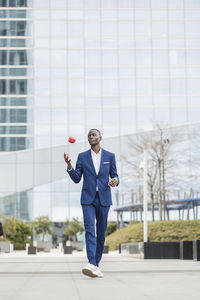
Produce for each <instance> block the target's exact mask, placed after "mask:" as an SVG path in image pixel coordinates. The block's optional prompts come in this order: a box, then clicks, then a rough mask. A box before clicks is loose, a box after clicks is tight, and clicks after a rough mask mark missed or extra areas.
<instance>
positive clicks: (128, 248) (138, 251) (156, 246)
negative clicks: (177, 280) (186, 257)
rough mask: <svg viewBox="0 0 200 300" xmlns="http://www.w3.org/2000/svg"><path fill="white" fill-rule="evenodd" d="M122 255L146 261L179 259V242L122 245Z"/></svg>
mask: <svg viewBox="0 0 200 300" xmlns="http://www.w3.org/2000/svg"><path fill="white" fill-rule="evenodd" d="M121 254H122V255H131V256H134V257H137V258H144V259H179V258H180V249H179V242H147V243H144V242H138V243H127V244H121Z"/></svg>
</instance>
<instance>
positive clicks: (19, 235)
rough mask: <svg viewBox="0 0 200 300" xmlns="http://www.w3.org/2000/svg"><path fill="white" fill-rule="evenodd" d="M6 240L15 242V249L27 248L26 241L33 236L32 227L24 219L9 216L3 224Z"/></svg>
mask: <svg viewBox="0 0 200 300" xmlns="http://www.w3.org/2000/svg"><path fill="white" fill-rule="evenodd" d="M3 230H4V239H3V240H4V241H5V240H7V241H8V240H9V241H10V242H12V243H13V244H14V249H25V245H26V243H27V242H28V241H29V240H28V237H29V236H31V228H30V225H29V224H25V223H24V222H23V221H22V220H16V219H15V218H13V217H10V218H7V219H5V221H4V224H3Z"/></svg>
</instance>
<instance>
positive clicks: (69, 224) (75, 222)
mask: <svg viewBox="0 0 200 300" xmlns="http://www.w3.org/2000/svg"><path fill="white" fill-rule="evenodd" d="M64 224H65V225H66V230H65V232H64V235H65V236H66V238H67V239H71V238H73V239H74V240H75V241H76V242H77V236H76V234H77V233H78V232H80V233H82V232H84V231H85V229H84V226H83V223H82V222H81V221H80V220H79V218H73V219H72V221H69V220H66V222H65V223H64Z"/></svg>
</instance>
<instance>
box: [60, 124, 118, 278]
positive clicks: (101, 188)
mask: <svg viewBox="0 0 200 300" xmlns="http://www.w3.org/2000/svg"><path fill="white" fill-rule="evenodd" d="M101 139H102V136H101V133H100V131H99V130H98V129H91V130H90V131H89V133H88V142H89V143H90V145H91V149H90V150H87V151H85V152H82V153H80V154H79V155H78V159H77V162H76V167H75V169H74V168H73V167H72V163H71V159H70V157H69V154H66V153H64V158H65V161H66V163H67V165H68V168H67V172H68V174H69V176H70V177H71V179H72V180H73V181H74V182H75V183H78V182H80V180H81V177H82V175H83V186H82V192H81V205H82V210H83V219H84V226H85V237H86V249H87V257H88V261H89V262H88V264H87V265H86V266H85V267H84V268H83V269H82V273H83V274H84V275H87V276H90V277H103V274H102V272H101V271H100V269H99V263H100V260H101V257H102V253H103V249H104V241H105V232H106V227H107V219H108V212H109V208H110V205H112V199H111V190H110V187H115V186H117V185H118V184H119V177H118V174H117V169H116V161H115V155H114V154H113V153H111V152H108V151H106V150H104V149H103V148H101V147H100V141H101ZM95 219H96V235H95Z"/></svg>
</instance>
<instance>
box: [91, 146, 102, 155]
mask: <svg viewBox="0 0 200 300" xmlns="http://www.w3.org/2000/svg"><path fill="white" fill-rule="evenodd" d="M91 154H93V155H101V148H100V150H99V152H98V153H96V152H94V151H93V150H92V148H91Z"/></svg>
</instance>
